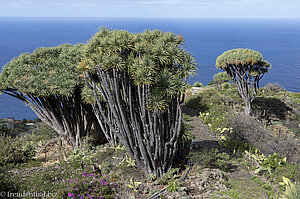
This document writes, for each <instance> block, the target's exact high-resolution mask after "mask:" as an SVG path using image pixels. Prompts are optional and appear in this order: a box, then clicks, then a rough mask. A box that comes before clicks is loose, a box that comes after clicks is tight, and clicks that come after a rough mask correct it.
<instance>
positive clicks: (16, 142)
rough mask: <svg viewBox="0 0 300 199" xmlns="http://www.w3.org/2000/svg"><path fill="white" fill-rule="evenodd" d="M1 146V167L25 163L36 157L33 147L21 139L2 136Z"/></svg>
mask: <svg viewBox="0 0 300 199" xmlns="http://www.w3.org/2000/svg"><path fill="white" fill-rule="evenodd" d="M0 146H1V147H0V167H3V166H8V165H16V164H20V163H24V162H26V161H28V160H30V159H31V158H32V157H33V156H34V155H35V149H34V148H33V146H32V145H31V144H30V143H29V142H26V143H23V142H22V140H21V139H19V138H12V137H10V136H2V135H0Z"/></svg>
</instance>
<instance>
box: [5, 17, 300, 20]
mask: <svg viewBox="0 0 300 199" xmlns="http://www.w3.org/2000/svg"><path fill="white" fill-rule="evenodd" d="M0 18H18V19H283V20H284V19H294V20H299V19H300V17H92V16H91V17H87V16H83V17H80V16H0Z"/></svg>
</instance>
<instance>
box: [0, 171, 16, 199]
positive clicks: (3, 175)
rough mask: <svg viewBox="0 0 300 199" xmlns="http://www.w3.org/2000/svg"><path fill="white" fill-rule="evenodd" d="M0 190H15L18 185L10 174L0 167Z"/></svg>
mask: <svg viewBox="0 0 300 199" xmlns="http://www.w3.org/2000/svg"><path fill="white" fill-rule="evenodd" d="M0 171H1V172H0V190H1V191H4V192H6V193H7V192H8V191H10V192H17V191H18V187H17V185H16V183H15V181H14V179H12V177H11V175H9V174H8V173H7V172H4V169H3V168H1V167H0Z"/></svg>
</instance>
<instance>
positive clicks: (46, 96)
mask: <svg viewBox="0 0 300 199" xmlns="http://www.w3.org/2000/svg"><path fill="white" fill-rule="evenodd" d="M82 47H83V45H82V44H78V45H75V46H72V45H69V44H64V45H61V46H58V47H49V48H44V47H43V48H38V49H36V50H35V51H34V52H33V53H32V54H29V53H24V54H21V55H20V56H19V57H17V58H14V59H12V60H11V61H10V62H9V63H7V64H6V65H5V66H4V67H3V70H2V72H1V75H0V82H1V84H0V90H1V91H2V92H3V93H5V94H8V95H10V96H13V97H15V98H17V99H19V100H22V101H24V102H25V103H26V104H27V105H29V106H30V108H31V109H32V110H33V111H34V112H35V113H36V114H37V116H38V117H39V118H40V119H41V120H42V121H44V122H45V123H47V124H48V125H50V126H51V127H52V128H54V129H55V130H56V131H57V132H58V134H59V135H61V136H63V137H65V138H67V139H68V141H69V142H70V143H71V144H72V145H73V146H74V147H78V145H79V143H80V137H82V136H84V135H87V134H88V132H89V131H90V129H91V127H92V126H93V125H94V127H96V126H97V125H98V124H97V123H95V121H96V120H95V116H94V115H93V112H92V105H91V104H87V103H83V101H86V102H87V101H92V100H91V96H92V92H90V93H88V92H85V95H82V92H81V90H82V88H83V87H84V85H85V83H84V80H83V78H80V73H79V71H78V69H77V65H78V63H79V61H80V60H81V58H82V49H83V48H82ZM89 94H90V95H91V96H89Z"/></svg>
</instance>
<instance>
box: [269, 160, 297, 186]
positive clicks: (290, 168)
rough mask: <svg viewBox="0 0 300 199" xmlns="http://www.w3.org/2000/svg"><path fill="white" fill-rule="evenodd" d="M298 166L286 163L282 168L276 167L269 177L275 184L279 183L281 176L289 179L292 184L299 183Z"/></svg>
mask: <svg viewBox="0 0 300 199" xmlns="http://www.w3.org/2000/svg"><path fill="white" fill-rule="evenodd" d="M299 171H300V164H288V163H286V164H285V165H284V166H282V167H277V168H276V169H275V171H274V172H273V173H272V174H271V175H270V176H269V178H270V179H273V180H274V181H275V183H277V184H278V183H279V182H280V181H281V180H282V176H285V177H287V178H289V179H290V180H291V181H293V182H300V172H299Z"/></svg>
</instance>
